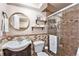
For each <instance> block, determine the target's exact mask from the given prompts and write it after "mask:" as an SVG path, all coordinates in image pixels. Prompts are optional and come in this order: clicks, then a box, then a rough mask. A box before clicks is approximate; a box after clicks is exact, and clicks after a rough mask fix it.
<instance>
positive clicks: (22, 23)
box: [9, 12, 30, 30]
mask: <svg viewBox="0 0 79 59" xmlns="http://www.w3.org/2000/svg"><path fill="white" fill-rule="evenodd" d="M9 21H10V25H11V26H12V28H14V29H16V30H26V29H27V28H28V27H29V24H30V20H29V18H28V17H27V16H26V15H24V14H23V13H19V12H17V13H14V14H12V15H11V16H10V18H9Z"/></svg>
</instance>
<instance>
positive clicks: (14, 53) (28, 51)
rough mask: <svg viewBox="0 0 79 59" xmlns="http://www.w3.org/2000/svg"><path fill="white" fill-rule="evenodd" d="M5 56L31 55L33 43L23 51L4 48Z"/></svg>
mask: <svg viewBox="0 0 79 59" xmlns="http://www.w3.org/2000/svg"><path fill="white" fill-rule="evenodd" d="M3 54H4V56H31V44H30V45H29V46H28V47H27V48H25V49H24V50H22V51H11V50H8V49H3Z"/></svg>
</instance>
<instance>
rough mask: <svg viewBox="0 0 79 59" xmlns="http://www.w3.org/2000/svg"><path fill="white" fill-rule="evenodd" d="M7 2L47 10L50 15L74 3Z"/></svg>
mask: <svg viewBox="0 0 79 59" xmlns="http://www.w3.org/2000/svg"><path fill="white" fill-rule="evenodd" d="M7 4H8V5H16V6H21V7H28V8H32V9H35V10H40V11H42V12H46V13H47V16H48V15H50V14H52V13H54V12H57V11H58V10H60V9H62V8H65V7H66V6H69V5H70V4H72V3H7Z"/></svg>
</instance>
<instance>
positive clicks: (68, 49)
mask: <svg viewBox="0 0 79 59" xmlns="http://www.w3.org/2000/svg"><path fill="white" fill-rule="evenodd" d="M63 18H64V19H63V20H62V21H61V23H60V31H61V32H60V34H61V35H60V36H61V39H60V44H61V45H62V47H61V48H60V50H59V55H66V56H73V55H76V51H77V48H78V47H79V5H76V6H74V7H72V8H70V9H67V10H66V11H64V12H63Z"/></svg>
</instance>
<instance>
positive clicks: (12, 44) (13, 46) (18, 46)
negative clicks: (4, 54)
mask: <svg viewBox="0 0 79 59" xmlns="http://www.w3.org/2000/svg"><path fill="white" fill-rule="evenodd" d="M29 44H31V40H27V39H26V40H22V41H17V40H15V41H9V42H7V43H5V44H4V45H3V46H2V48H3V49H9V50H11V51H21V50H23V49H25V48H26V47H28V45H29Z"/></svg>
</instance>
